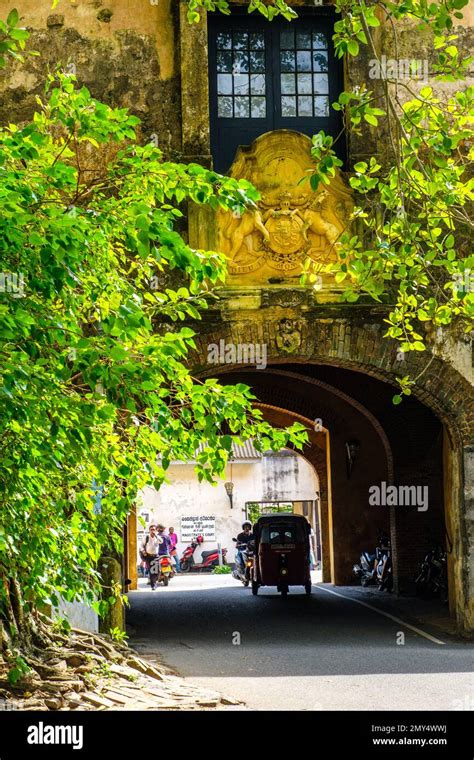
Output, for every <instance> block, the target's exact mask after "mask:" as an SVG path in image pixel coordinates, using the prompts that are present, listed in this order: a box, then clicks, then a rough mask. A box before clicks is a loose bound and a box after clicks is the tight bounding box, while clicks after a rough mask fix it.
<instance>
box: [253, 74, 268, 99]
mask: <svg viewBox="0 0 474 760" xmlns="http://www.w3.org/2000/svg"><path fill="white" fill-rule="evenodd" d="M250 92H251V93H252V95H265V74H252V76H251V77H250Z"/></svg>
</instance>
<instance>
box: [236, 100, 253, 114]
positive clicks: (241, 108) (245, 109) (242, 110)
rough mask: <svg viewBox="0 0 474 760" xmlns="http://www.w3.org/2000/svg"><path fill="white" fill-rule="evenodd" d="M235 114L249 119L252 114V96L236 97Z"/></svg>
mask: <svg viewBox="0 0 474 760" xmlns="http://www.w3.org/2000/svg"><path fill="white" fill-rule="evenodd" d="M234 111H235V113H234V115H235V117H236V118H238V119H248V118H249V116H250V98H234Z"/></svg>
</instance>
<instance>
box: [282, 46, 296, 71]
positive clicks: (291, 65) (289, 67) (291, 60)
mask: <svg viewBox="0 0 474 760" xmlns="http://www.w3.org/2000/svg"><path fill="white" fill-rule="evenodd" d="M280 61H281V70H282V71H295V54H294V53H293V52H292V51H291V50H282V51H281V53H280Z"/></svg>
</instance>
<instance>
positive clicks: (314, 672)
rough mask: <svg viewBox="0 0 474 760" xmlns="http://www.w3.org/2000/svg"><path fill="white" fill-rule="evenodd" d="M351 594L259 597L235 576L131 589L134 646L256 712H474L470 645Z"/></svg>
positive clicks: (321, 590)
mask: <svg viewBox="0 0 474 760" xmlns="http://www.w3.org/2000/svg"><path fill="white" fill-rule="evenodd" d="M141 583H142V584H143V583H144V582H143V581H141ZM334 592H336V593H337V595H336V594H335V593H334ZM351 595H352V596H353V598H354V597H357V598H361V596H360V592H358V593H354V592H353V591H352V590H351V589H341V588H333V587H332V586H329V585H324V586H323V585H320V584H315V585H314V586H313V593H312V595H311V596H306V595H305V594H304V592H303V590H301V592H300V591H299V590H294V591H293V590H292V591H291V593H290V594H289V595H288V597H286V598H282V597H281V596H280V594H277V593H276V591H275V590H274V589H266V588H262V589H260V592H259V595H258V596H257V597H253V596H252V594H251V591H250V590H249V589H245V588H243V586H242V585H241V584H239V583H238V582H237V581H235V580H234V579H233V578H232V577H230V576H210V575H205V576H204V575H191V576H178V577H176V578H173V579H172V581H171V583H170V585H169V587H168V588H163V587H160V588H158V589H156V590H155V591H153V592H152V591H151V590H149V589H148V588H146V586H142V588H141V590H139V591H136V592H131V594H130V603H131V607H130V610H129V612H128V617H127V622H128V624H129V630H130V634H131V635H130V643H131V644H132V645H133V646H135V647H136V648H137V649H138V650H139V651H140V652H142V653H143V654H146V655H151V656H159V657H160V658H161V659H162V660H163V661H164V662H165V663H166V664H167V665H168V666H169V667H171V668H173V669H174V670H175V671H176V672H178V673H179V674H180V675H182V676H184V677H185V678H187V679H189V680H190V681H192V682H193V683H196V684H199V685H202V686H205V687H207V688H211V689H215V690H217V691H220V692H222V693H224V694H226V695H229V696H232V697H235V698H237V699H240V700H243V701H244V702H245V704H246V706H247V707H248V708H250V709H266V710H269V709H279V710H280V709H295V710H426V709H428V710H469V709H470V710H473V709H474V675H473V668H472V666H473V647H472V644H468V643H466V642H464V641H462V640H455V639H452V638H449V637H447V636H443V635H442V634H440V633H439V632H438V633H437V632H436V631H433V630H430V629H428V628H426V627H424V626H422V625H419V629H420V632H416V631H414V630H412V629H410V628H408V627H406V626H405V625H403V624H401V623H400V622H398V621H395V620H392V619H390V618H387V617H386V616H383V615H381V614H379V613H377V612H376V611H374V610H373V609H369V608H368V607H366V606H363V605H361V604H359V603H357V602H355V601H353V600H352V599H351ZM362 598H363V597H362ZM367 598H369V597H367ZM390 612H391V614H392V615H395V616H396V615H397V612H396V610H395V611H394V609H391V611H390ZM422 633H426V634H427V635H428V636H430V635H431V636H432V637H433V639H434V640H432V639H430V638H426V637H425V636H423V635H422ZM438 642H443V643H438Z"/></svg>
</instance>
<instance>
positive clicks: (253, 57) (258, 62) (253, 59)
mask: <svg viewBox="0 0 474 760" xmlns="http://www.w3.org/2000/svg"><path fill="white" fill-rule="evenodd" d="M250 71H265V53H256V52H255V51H253V50H251V51H250Z"/></svg>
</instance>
